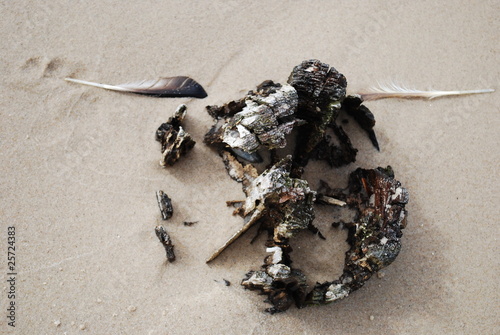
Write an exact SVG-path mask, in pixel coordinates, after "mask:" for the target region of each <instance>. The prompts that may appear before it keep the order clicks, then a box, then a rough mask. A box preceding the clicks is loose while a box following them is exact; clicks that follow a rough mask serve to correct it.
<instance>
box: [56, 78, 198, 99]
mask: <svg viewBox="0 0 500 335" xmlns="http://www.w3.org/2000/svg"><path fill="white" fill-rule="evenodd" d="M65 80H66V81H70V82H72V83H77V84H82V85H88V86H94V87H99V88H104V89H106V90H112V91H119V92H129V93H136V94H144V95H150V96H156V97H174V98H175V97H193V98H205V97H206V96H207V93H206V92H205V90H204V89H203V87H202V86H201V85H200V84H198V83H197V82H196V81H195V80H194V79H191V78H189V77H184V76H178V77H168V78H166V77H165V78H159V79H156V80H154V79H153V80H143V81H138V82H133V83H126V84H120V85H107V84H99V83H93V82H90V81H85V80H79V79H73V78H65Z"/></svg>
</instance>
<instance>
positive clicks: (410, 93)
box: [358, 83, 495, 101]
mask: <svg viewBox="0 0 500 335" xmlns="http://www.w3.org/2000/svg"><path fill="white" fill-rule="evenodd" d="M494 91H495V90H493V89H482V90H465V91H434V90H431V91H421V90H414V89H409V88H406V87H404V86H400V85H397V84H394V83H391V84H388V85H379V86H378V87H372V88H371V89H369V90H367V91H365V92H360V93H358V95H359V96H360V97H361V99H362V100H363V101H371V100H380V99H389V98H396V99H398V98H399V99H429V100H431V99H435V98H440V97H445V96H453V95H468V94H482V93H491V92H494Z"/></svg>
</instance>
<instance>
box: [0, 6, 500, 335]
mask: <svg viewBox="0 0 500 335" xmlns="http://www.w3.org/2000/svg"><path fill="white" fill-rule="evenodd" d="M0 8H1V9H0V10H1V13H2V20H1V22H0V26H1V32H2V36H3V38H2V45H3V47H2V49H1V51H0V55H1V59H2V62H1V63H0V66H1V73H2V78H1V79H0V83H1V93H0V94H1V98H0V104H1V108H0V116H1V119H0V120H1V121H0V157H1V158H0V161H1V164H0V178H1V183H0V192H1V198H2V201H1V203H0V215H1V220H0V222H1V230H0V242H1V244H0V249H1V250H3V251H2V255H3V256H2V257H1V258H2V261H1V262H0V270H1V271H2V272H1V275H2V278H3V279H4V280H3V282H4V284H3V286H0V287H3V290H2V295H1V298H0V302H1V305H0V306H1V310H2V311H3V312H2V315H3V316H2V317H1V318H0V332H1V333H3V332H13V333H18V334H85V333H88V334H494V333H498V332H500V324H499V319H498V311H499V307H500V306H499V301H500V300H499V299H500V296H499V290H498V288H499V287H498V277H499V275H500V272H499V269H500V267H499V261H498V256H497V255H498V253H499V242H498V237H499V228H498V227H499V225H498V222H497V220H498V217H499V215H500V212H499V210H498V205H499V204H500V197H499V191H498V185H499V182H500V180H499V173H498V166H499V163H500V151H499V147H498V145H499V140H500V135H499V129H500V117H499V113H498V106H499V103H500V101H499V100H500V99H499V96H500V95H499V93H498V91H497V92H494V93H491V94H483V95H475V96H464V97H454V98H442V99H436V100H432V101H417V100H381V101H374V102H368V103H366V105H367V106H368V107H369V108H370V109H371V110H372V111H373V113H374V114H375V116H376V119H377V124H376V127H375V130H376V133H377V136H378V139H379V143H380V147H381V151H380V152H377V151H376V150H375V149H374V148H373V147H372V146H371V144H370V143H369V140H368V139H367V137H366V136H365V134H364V133H363V132H362V131H360V130H359V129H358V127H357V126H356V125H355V124H354V123H353V122H349V123H348V124H347V125H345V128H346V130H347V132H348V133H349V134H350V136H351V139H352V142H353V144H354V146H355V147H357V148H358V149H359V152H358V158H357V161H356V162H355V163H353V164H351V165H349V166H347V167H344V168H341V169H331V168H330V167H329V166H327V165H326V164H324V163H321V162H313V163H311V164H310V165H309V166H308V168H307V171H306V177H307V178H309V180H310V181H311V185H312V186H313V187H314V188H316V187H317V186H318V181H319V178H321V179H324V180H326V181H328V182H330V183H332V184H335V185H338V186H344V185H345V184H346V183H347V180H346V176H347V174H348V173H349V172H350V171H352V170H354V169H355V168H356V167H364V168H374V167H377V166H384V167H385V166H387V165H391V166H392V167H393V168H394V170H395V173H396V178H397V179H398V180H400V181H401V183H402V184H403V185H404V186H405V187H406V188H407V189H408V190H409V192H410V203H409V205H408V206H407V209H408V211H409V217H408V226H407V227H406V229H405V230H404V236H403V238H402V243H403V249H402V251H401V253H400V255H399V257H398V258H397V259H396V261H395V262H394V263H393V264H392V265H390V266H389V267H387V268H386V269H384V270H383V273H382V274H380V275H379V276H374V277H373V278H372V279H370V280H369V281H368V282H367V284H366V285H365V286H364V287H363V288H362V289H360V290H358V291H356V292H354V293H353V294H352V295H351V296H349V297H348V298H346V299H345V300H342V301H340V302H338V303H335V304H332V305H328V306H321V307H309V308H304V309H297V308H295V307H294V306H293V307H292V308H290V309H289V310H288V311H287V312H285V313H280V314H276V315H269V314H267V313H265V312H263V311H264V309H265V308H267V307H269V304H267V303H265V302H264V300H265V297H264V296H261V295H258V294H257V293H256V292H251V291H246V290H244V289H243V287H242V286H240V285H239V283H240V281H241V279H242V278H243V277H244V275H245V273H246V272H248V271H249V270H251V269H258V268H259V267H260V266H261V264H262V260H263V258H264V257H265V256H266V252H265V247H264V242H265V236H260V237H259V238H258V239H257V241H256V242H254V243H253V244H250V243H249V242H250V240H251V238H252V237H253V235H254V234H255V232H256V229H255V228H253V229H251V230H250V231H249V232H248V233H247V234H246V235H244V236H243V237H242V238H240V239H239V240H238V241H237V242H236V243H234V244H233V245H232V246H231V247H229V248H228V249H227V250H226V251H225V252H224V253H223V254H222V255H221V256H220V257H219V258H218V259H216V260H215V261H214V262H213V263H211V264H210V265H207V264H205V260H206V258H208V256H209V255H210V254H211V253H212V252H213V251H214V250H215V249H217V248H218V247H219V246H220V245H221V244H222V243H223V242H224V241H225V240H226V239H227V238H228V237H229V236H230V235H231V234H232V233H233V232H234V231H236V230H237V229H239V227H241V225H242V219H241V218H239V217H235V216H232V215H231V213H232V209H231V208H228V207H227V206H226V204H225V201H226V200H234V199H243V197H244V194H243V193H242V190H241V185H240V184H238V183H236V182H234V181H233V180H231V179H230V178H229V177H228V175H227V173H226V171H225V169H224V166H223V163H222V161H221V159H220V157H219V156H218V155H217V153H216V152H215V151H214V150H213V149H211V148H209V147H207V146H206V145H205V144H203V135H204V134H205V132H206V131H207V130H208V129H209V127H210V126H211V125H212V119H211V117H210V116H209V115H208V114H207V113H206V111H205V106H206V105H214V104H223V103H225V102H228V101H230V100H232V99H238V98H240V97H242V96H243V95H244V94H245V93H246V92H247V91H248V90H250V89H254V88H255V86H256V85H258V84H259V83H261V82H262V81H263V80H266V79H272V80H274V81H277V82H281V83H284V82H286V80H287V78H288V75H289V73H290V72H291V70H292V68H293V67H294V66H295V65H297V64H299V63H300V62H301V61H303V60H305V59H310V58H316V59H320V60H321V61H323V62H325V63H328V64H330V65H331V66H334V67H335V68H336V69H337V70H338V71H340V72H341V73H343V74H344V75H345V76H346V78H347V80H348V82H349V86H348V91H349V92H351V93H355V92H358V91H360V90H362V89H364V88H367V87H370V86H373V85H376V84H377V81H380V82H388V81H391V80H394V81H396V82H399V83H403V84H406V85H408V86H411V87H414V88H419V89H428V88H433V89H439V90H455V89H478V88H494V89H498V84H499V77H500V76H499V60H500V59H499V33H498V32H499V30H500V24H499V19H498V13H499V12H500V3H499V2H498V1H476V2H473V3H471V2H469V1H463V0H457V1H446V2H444V3H442V4H436V3H435V2H434V1H420V2H418V3H409V2H408V3H407V4H403V3H400V2H387V1H370V2H361V1H359V2H357V1H354V2H343V3H340V2H339V3H337V2H333V1H332V2H327V1H315V2H313V1H302V2H295V1H279V2H278V1H273V2H269V1H253V2H249V1H211V2H208V1H207V2H201V1H163V2H153V1H128V0H127V1H102V2H95V3H93V4H89V3H87V2H83V1H37V2H34V1H32V2H27V1H16V2H8V3H7V2H4V3H3V4H2V5H1V7H0ZM495 13H496V14H495ZM176 75H186V76H190V77H192V78H194V79H195V80H197V81H198V82H200V83H201V84H202V85H203V86H204V87H205V89H206V91H207V93H208V97H207V98H205V99H193V98H176V99H155V98H151V97H145V96H138V95H133V94H120V93H115V92H110V91H105V90H101V89H97V88H91V87H85V86H81V85H76V84H72V83H68V82H65V81H64V80H63V79H64V78H65V77H73V78H78V79H84V80H90V81H97V82H102V83H109V84H119V83H123V82H130V81H134V80H142V79H154V78H157V77H160V76H176ZM181 103H185V104H186V105H187V107H188V112H187V117H186V121H185V129H186V130H187V131H188V132H189V133H191V134H192V136H193V137H194V139H195V140H196V141H197V144H196V146H195V147H194V149H193V150H192V151H191V152H190V153H189V154H188V155H187V156H186V157H184V158H182V159H181V160H180V161H179V162H178V163H177V164H176V165H175V166H173V167H170V168H162V167H160V166H159V164H158V162H159V160H160V158H161V153H160V145H159V143H157V142H156V141H155V139H154V134H155V131H156V129H157V128H158V126H159V125H160V124H161V123H162V122H165V121H166V120H167V119H168V117H170V116H171V115H172V113H173V112H174V111H175V109H176V107H177V106H178V105H179V104H181ZM351 121H352V120H351ZM157 190H164V191H165V192H166V193H167V194H168V195H169V196H170V197H171V198H172V202H173V206H174V211H175V212H174V216H173V217H172V219H170V221H166V222H162V220H161V217H160V213H159V210H158V207H157V203H156V199H155V192H156V191H157ZM183 221H198V222H197V223H196V224H194V225H192V226H184V225H183V224H182V222H183ZM332 221H334V218H333V217H332V216H331V212H328V211H325V212H321V213H319V214H318V218H317V220H316V224H317V226H318V227H319V228H320V230H321V231H322V232H323V233H324V235H325V236H326V238H327V239H326V241H323V240H319V239H318V237H317V236H314V235H312V234H310V233H303V234H301V235H300V236H299V237H298V238H297V239H296V241H295V242H294V244H293V246H294V251H293V253H292V257H293V259H294V266H296V267H297V268H301V269H302V270H303V271H304V272H306V273H307V274H308V275H309V281H310V284H311V285H314V282H315V281H320V282H321V281H326V280H333V279H336V278H337V277H338V276H339V275H340V273H341V271H342V266H343V258H344V252H345V251H346V250H347V248H348V246H347V243H346V242H345V238H346V236H347V234H346V232H345V231H342V230H339V229H334V228H332V227H331V222H332ZM157 224H164V226H165V227H166V229H167V230H168V231H169V233H170V234H171V236H172V239H173V243H174V244H175V250H176V254H177V260H176V261H175V262H174V263H167V262H166V259H165V252H164V250H163V247H162V245H161V244H160V243H159V241H158V239H157V238H156V236H155V233H154V227H155V226H156V225H157ZM8 227H15V237H16V240H15V241H16V242H15V243H16V244H15V247H16V250H15V256H16V264H15V271H16V273H17V275H16V281H15V295H16V296H15V298H14V299H9V298H8V292H9V290H10V284H8V283H6V280H7V279H8V278H9V276H8V275H7V273H8V272H9V269H8V268H7V265H8V264H7V247H8V240H7V236H8ZM6 278H7V279H6ZM224 279H225V280H228V281H229V282H231V285H230V286H226V285H225V282H224ZM11 301H14V302H15V306H16V313H15V326H16V327H15V328H13V327H11V326H9V325H8V322H10V320H9V319H7V317H6V316H7V311H6V309H7V307H8V306H9V305H8V304H10V302H11Z"/></svg>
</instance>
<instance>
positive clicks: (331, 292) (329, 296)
mask: <svg viewBox="0 0 500 335" xmlns="http://www.w3.org/2000/svg"><path fill="white" fill-rule="evenodd" d="M348 295H349V289H348V288H346V287H345V286H344V285H342V284H332V285H330V286H329V287H328V290H327V291H326V293H325V302H333V301H336V300H339V299H343V298H345V297H347V296H348Z"/></svg>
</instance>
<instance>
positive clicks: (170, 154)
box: [156, 105, 196, 166]
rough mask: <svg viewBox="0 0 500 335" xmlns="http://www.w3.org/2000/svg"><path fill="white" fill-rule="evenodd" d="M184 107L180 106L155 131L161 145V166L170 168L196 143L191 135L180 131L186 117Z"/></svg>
mask: <svg viewBox="0 0 500 335" xmlns="http://www.w3.org/2000/svg"><path fill="white" fill-rule="evenodd" d="M186 110H187V107H186V105H180V106H179V107H177V110H176V111H175V113H174V116H173V117H171V118H169V119H168V121H167V122H165V123H162V124H161V125H160V127H159V128H158V130H156V140H157V141H158V142H160V143H161V152H162V156H163V157H162V159H161V161H160V164H161V166H169V165H170V166H172V165H174V164H175V162H177V160H179V158H180V157H181V156H183V155H185V154H186V153H187V152H188V151H189V150H191V149H193V147H194V145H195V144H196V142H195V141H194V140H193V139H192V138H191V135H190V134H189V133H187V132H186V131H184V129H182V126H181V123H182V121H183V120H184V117H185V116H186Z"/></svg>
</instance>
